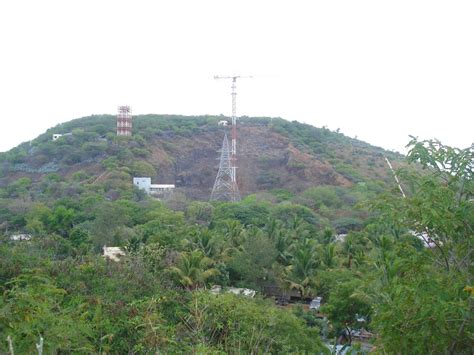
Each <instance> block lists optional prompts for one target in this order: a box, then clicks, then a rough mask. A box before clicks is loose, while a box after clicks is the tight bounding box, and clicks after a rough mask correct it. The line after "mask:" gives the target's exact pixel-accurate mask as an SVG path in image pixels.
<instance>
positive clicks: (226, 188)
mask: <svg viewBox="0 0 474 355" xmlns="http://www.w3.org/2000/svg"><path fill="white" fill-rule="evenodd" d="M219 200H221V201H232V202H235V201H240V193H239V187H238V186H237V182H236V181H235V166H233V165H232V158H231V150H230V149H229V140H228V139H227V132H225V133H224V140H223V141H222V150H221V158H220V163H219V171H218V172H217V176H216V181H215V182H214V187H213V188H212V193H211V201H219Z"/></svg>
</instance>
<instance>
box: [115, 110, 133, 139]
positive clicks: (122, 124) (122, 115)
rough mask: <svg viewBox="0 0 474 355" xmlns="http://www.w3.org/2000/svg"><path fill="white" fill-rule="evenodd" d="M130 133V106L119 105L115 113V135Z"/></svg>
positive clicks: (128, 134)
mask: <svg viewBox="0 0 474 355" xmlns="http://www.w3.org/2000/svg"><path fill="white" fill-rule="evenodd" d="M131 135H132V110H131V108H130V106H119V107H118V114H117V136H131Z"/></svg>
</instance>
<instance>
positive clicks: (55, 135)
mask: <svg viewBox="0 0 474 355" xmlns="http://www.w3.org/2000/svg"><path fill="white" fill-rule="evenodd" d="M62 136H72V133H71V132H69V133H64V134H60V133H55V134H53V142H54V141H57V140H58V139H59V138H61V137H62Z"/></svg>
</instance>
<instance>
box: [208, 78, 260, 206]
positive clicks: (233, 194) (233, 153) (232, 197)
mask: <svg viewBox="0 0 474 355" xmlns="http://www.w3.org/2000/svg"><path fill="white" fill-rule="evenodd" d="M239 78H251V76H240V75H236V76H217V75H216V76H215V77H214V79H231V80H232V85H231V89H232V92H231V95H232V146H231V149H230V156H229V164H230V172H231V174H230V178H231V181H232V190H230V191H229V193H227V194H214V189H215V188H216V185H215V184H214V189H213V190H212V193H211V201H214V200H216V198H213V196H219V197H223V196H226V199H227V200H228V201H240V193H239V187H238V185H237V173H236V172H237V165H236V163H237V79H239ZM226 141H227V134H226V135H225V137H224V143H225V142H226ZM224 143H223V144H222V151H224ZM227 146H229V143H228V141H227ZM221 164H222V155H221ZM219 171H220V167H219ZM218 178H219V173H217V178H216V183H217V179H218ZM224 186H228V187H229V188H230V185H228V184H226V185H224ZM219 199H222V198H219Z"/></svg>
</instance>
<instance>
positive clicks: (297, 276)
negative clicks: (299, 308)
mask: <svg viewBox="0 0 474 355" xmlns="http://www.w3.org/2000/svg"><path fill="white" fill-rule="evenodd" d="M293 247H294V250H295V251H294V253H293V258H292V260H291V265H289V266H288V267H286V268H285V275H284V276H285V282H286V284H287V285H288V286H289V288H290V289H297V290H299V292H300V294H301V296H302V297H306V296H308V295H309V293H310V291H311V283H312V277H313V276H314V274H315V272H316V269H317V267H318V266H319V255H318V251H317V249H316V245H315V244H314V241H312V240H310V239H305V240H304V241H302V242H299V243H296V244H294V245H293Z"/></svg>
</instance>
